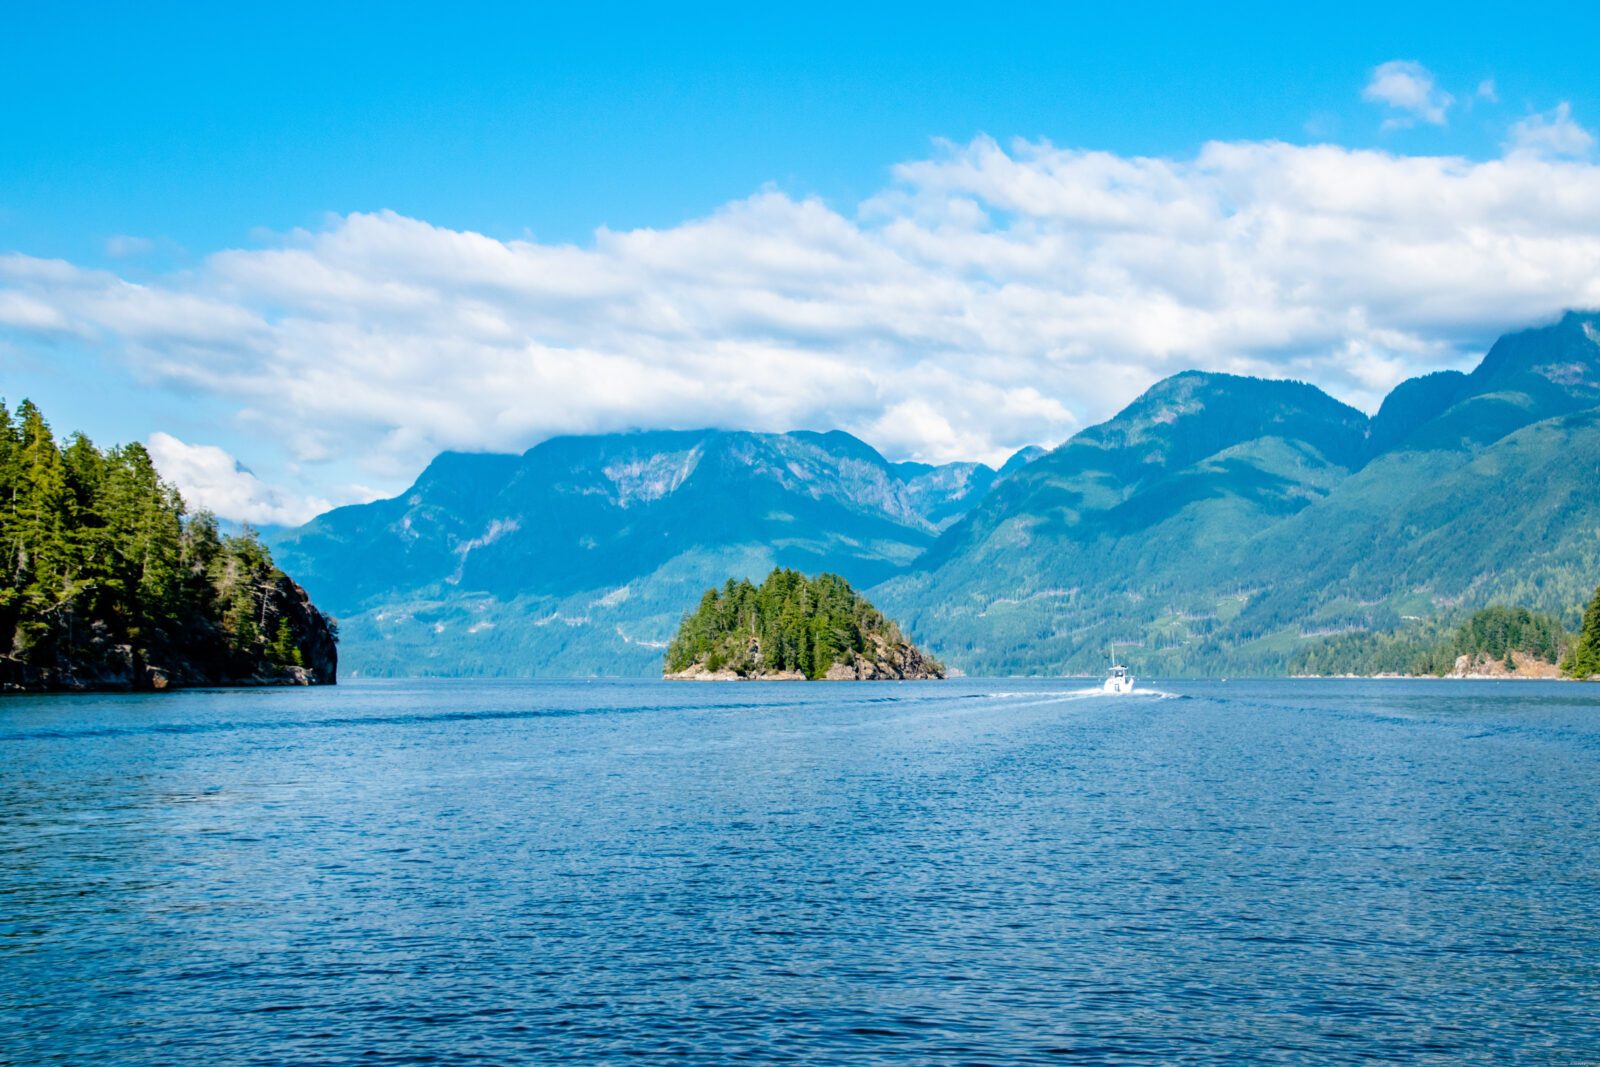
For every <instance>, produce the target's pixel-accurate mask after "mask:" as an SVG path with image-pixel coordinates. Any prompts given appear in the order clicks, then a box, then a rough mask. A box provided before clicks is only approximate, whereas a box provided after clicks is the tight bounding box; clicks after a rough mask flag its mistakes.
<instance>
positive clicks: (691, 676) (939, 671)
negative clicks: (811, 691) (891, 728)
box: [662, 634, 945, 682]
mask: <svg viewBox="0 0 1600 1067" xmlns="http://www.w3.org/2000/svg"><path fill="white" fill-rule="evenodd" d="M868 648H869V651H870V654H863V653H860V652H855V653H851V655H850V658H849V659H846V660H840V661H838V662H836V663H834V664H832V665H831V666H830V667H829V668H828V670H827V672H826V673H825V674H823V675H822V677H821V678H819V679H817V680H818V681H824V682H910V681H936V680H940V679H943V678H944V677H945V668H944V666H943V665H942V664H940V663H939V662H938V661H937V660H935V659H933V658H932V657H930V656H928V655H927V654H925V653H924V652H923V651H922V650H921V649H919V648H917V647H916V646H915V645H913V644H911V643H910V642H907V641H901V642H899V643H897V644H891V643H890V642H888V641H886V640H885V639H884V638H883V637H882V636H881V635H878V634H874V635H872V636H871V637H870V638H869V639H868ZM760 661H761V645H760V642H759V641H752V642H751V647H750V662H755V663H759V662H760ZM662 677H663V678H666V679H669V680H671V681H680V682H804V681H808V680H809V679H807V678H806V676H805V675H804V674H802V673H801V672H800V671H756V672H753V673H749V674H740V673H738V672H737V671H733V670H729V669H727V668H723V669H721V670H710V669H708V668H707V667H706V665H705V663H704V662H696V663H692V664H690V665H689V666H688V667H686V668H684V669H683V670H681V671H673V672H668V673H664V674H663V675H662Z"/></svg>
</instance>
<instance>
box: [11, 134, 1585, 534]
mask: <svg viewBox="0 0 1600 1067" xmlns="http://www.w3.org/2000/svg"><path fill="white" fill-rule="evenodd" d="M1552 117H1553V118H1554V119H1560V120H1564V121H1570V119H1568V118H1567V116H1566V113H1565V112H1564V111H1562V110H1561V109H1558V111H1557V113H1554V114H1553V116H1552ZM1535 139H1536V140H1537V138H1535ZM1522 143H1523V142H1520V141H1519V142H1518V145H1519V146H1520V145H1522ZM1597 264H1600V168H1596V167H1595V166H1593V165H1591V164H1589V163H1586V162H1581V161H1571V160H1566V161H1558V160H1551V159H1548V158H1545V157H1544V156H1543V155H1540V154H1537V153H1533V152H1530V151H1512V152H1510V153H1509V154H1508V155H1507V156H1506V158H1503V159H1497V160H1488V161H1481V162H1479V161H1470V160H1466V159H1462V158H1457V157H1434V156H1404V155H1396V154H1392V153H1386V152H1376V151H1358V150H1353V149H1345V148H1340V147H1336V146H1329V145H1319V146H1310V147H1305V146H1295V145H1289V144H1282V143H1275V142H1226V143H1212V144H1208V145H1206V146H1204V147H1203V148H1202V149H1201V150H1200V151H1199V152H1198V153H1196V154H1195V155H1193V156H1186V157H1182V158H1162V157H1129V156H1120V155H1115V154H1111V153H1106V152H1088V151H1079V150H1074V149H1064V148H1058V147H1055V146H1053V145H1050V144H1047V143H1041V142H1014V143H1011V144H1008V145H1002V144H1000V143H998V142H996V141H994V140H992V139H989V138H978V139H976V140H974V141H972V142H970V143H968V144H941V145H939V146H938V147H937V150H936V151H935V152H933V153H932V154H931V155H930V156H929V157H928V158H925V159H920V160H913V161H909V162H906V163H904V164H902V165H900V166H898V167H897V168H895V170H894V172H893V178H892V180H891V181H890V182H889V183H887V185H886V187H885V188H883V189H882V190H880V191H879V192H878V193H877V194H875V195H874V196H872V197H870V198H869V199H868V200H867V201H865V202H864V203H862V204H859V205H856V206H855V207H854V209H853V210H848V211H846V210H841V209H840V208H838V207H836V206H830V205H828V204H825V203H823V202H821V201H819V200H816V199H810V198H796V197H792V196H789V195H786V194H784V193H781V192H777V191H774V190H762V191H758V192H757V193H755V194H754V195H752V196H750V197H748V198H746V199H742V200H739V201H736V202H733V203H729V204H727V205H725V206H724V207H722V208H721V209H719V210H717V211H715V212H713V213H712V214H710V215H708V216H706V217H704V218H698V219H692V220H688V221H685V222H682V223H680V224H678V225H674V226H668V227H663V228H652V229H637V230H627V231H617V230H609V229H602V230H600V231H598V232H597V233H596V234H595V235H594V237H593V240H592V241H589V242H585V243H584V244H582V245H575V244H543V243H539V242H535V241H529V240H500V239H496V238H494V237H491V236H487V235H484V234H477V233H469V232H462V231H458V230H452V229H448V228H444V227H440V226H435V225H431V224H429V223H427V222H425V221H423V220H419V219H414V218H407V217H404V216H401V215H397V214H392V213H388V212H379V213H375V214H352V215H348V216H343V217H335V218H331V219H330V220H329V221H328V222H327V223H326V224H325V225H324V226H322V227H319V228H317V229H313V230H306V231H295V232H293V233H289V234H285V235H282V236H280V237H277V238H274V239H272V240H270V241H267V242H265V244H264V246H263V247H258V248H249V249H232V250H227V251H223V252H219V253H216V254H214V255H211V256H210V257H208V258H207V259H206V260H204V261H203V262H202V263H200V264H199V265H198V266H196V267H194V268H193V269H188V270H184V271H177V272H173V273H171V274H168V275H164V276H158V277H157V278H156V279H155V280H153V281H146V282H141V283H133V282H130V281H127V280H126V279H124V278H122V277H120V276H118V275H117V274H115V273H112V272H105V271H95V270H86V269H83V268H80V267H77V266H75V265H73V264H71V263H66V262H61V261H56V260H43V259H36V258H31V257H27V256H22V255H11V256H0V329H6V330H9V331H11V332H12V333H13V334H14V335H15V337H16V338H17V339H18V341H19V343H23V344H31V343H37V344H40V345H48V344H50V343H51V339H52V338H55V337H63V336H70V337H71V338H72V339H73V341H74V344H77V345H87V346H90V347H91V348H94V349H96V350H98V351H101V352H103V353H105V354H107V355H108V356H112V357H115V358H120V359H123V360H125V361H126V362H127V363H128V364H130V365H131V367H132V368H133V370H134V372H135V373H136V374H137V375H139V376H140V377H142V378H143V379H144V380H147V381H153V382H155V383H159V384H163V385H164V386H166V387H169V388H177V389H179V390H183V391H189V392H193V393H200V394H205V395H207V396H211V397H215V398H221V399H222V400H223V401H224V402H226V403H228V404H231V405H232V407H233V410H234V411H235V412H236V413H237V415H236V419H235V423H234V429H235V430H239V429H242V430H244V431H251V430H254V431H255V432H257V433H258V434H260V435H261V436H262V437H264V438H266V437H270V438H271V439H272V440H274V441H277V442H281V443H282V444H283V446H284V447H285V448H287V449H288V450H289V451H290V452H291V453H292V459H293V460H294V461H295V462H296V463H299V464H301V465H302V470H303V471H304V472H306V473H305V474H304V475H303V476H302V477H304V478H307V479H309V480H310V482H311V486H312V487H311V488H309V489H307V490H306V491H307V492H315V493H317V494H320V495H321V496H327V497H338V498H340V499H343V498H344V497H343V494H342V492H340V491H338V490H336V489H333V488H331V487H329V486H326V485H323V484H321V483H319V482H318V481H317V478H318V474H317V472H318V471H319V470H326V469H327V468H328V466H329V461H331V460H332V461H338V460H342V459H345V458H349V457H354V458H355V461H356V463H357V464H358V466H359V468H360V474H361V476H362V477H363V480H365V481H367V482H369V483H371V484H374V485H377V486H379V487H380V488H383V489H385V490H387V491H396V490H398V489H399V488H401V487H403V486H404V484H405V483H406V481H407V480H408V479H409V478H411V477H412V476H414V475H415V474H416V472H417V470H418V469H420V467H421V466H422V465H423V464H424V463H426V462H427V461H428V460H429V459H430V458H431V457H432V456H433V455H434V454H435V453H437V452H438V451H440V450H441V449H445V448H456V449H494V450H518V449H522V448H526V447H528V446H529V445H531V444H533V443H536V442H537V441H539V440H541V439H543V438H545V437H548V436H550V435H552V434H557V433H586V432H598V431H609V430H617V429H625V428H630V427H663V428H665V427H698V426H706V425H722V426H732V427H744V428H753V429H763V430H787V429H793V428H797V427H810V428H821V427H829V428H831V427H839V428H843V429H847V430H850V431H852V432H855V433H857V434H859V435H860V436H862V437H863V438H865V439H866V440H868V441H870V442H872V443H873V444H875V445H877V446H879V447H881V448H883V449H884V450H885V451H886V452H888V453H889V454H891V455H892V456H894V457H895V458H917V459H924V460H930V461H943V460H951V459H985V460H989V461H999V460H1002V459H1003V458H1004V457H1005V456H1006V455H1008V454H1009V453H1010V452H1011V451H1013V450H1014V449H1015V448H1017V447H1018V446H1021V445H1025V444H1029V443H1033V442H1038V441H1059V440H1061V439H1063V438H1065V437H1067V436H1069V435H1070V434H1071V433H1073V432H1074V431H1075V430H1077V429H1079V428H1081V427H1082V426H1083V425H1085V424H1087V423H1089V422H1093V421H1096V420H1098V419H1100V418H1104V417H1106V416H1108V415H1109V414H1111V413H1112V412H1114V411H1115V410H1116V409H1117V408H1119V407H1121V406H1122V405H1123V404H1125V403H1127V402H1128V401H1129V400H1130V399H1132V398H1133V396H1135V395H1136V394H1137V393H1138V392H1139V391H1140V390H1142V389H1144V388H1146V387H1148V386H1149V385H1150V384H1152V383H1153V382H1154V381H1156V380H1157V379H1159V378H1161V377H1163V376H1165V375H1167V374H1170V373H1174V372H1176V371H1179V370H1183V369H1186V368H1191V367H1201V368H1207V369H1215V370H1227V371H1234V372H1239V373H1246V374H1258V375H1266V376H1279V377H1295V378H1301V379H1305V380H1309V381H1312V382H1315V383H1316V384H1318V385H1320V386H1322V387H1323V388H1325V389H1327V390H1329V391H1330V392H1332V393H1333V394H1334V395H1336V396H1339V397H1341V398H1343V399H1345V400H1348V401H1350V402H1352V403H1355V404H1357V405H1360V406H1363V407H1366V408H1368V409H1371V408H1373V407H1375V405H1376V404H1377V402H1378V401H1379V400H1380V399H1381V398H1382V396H1383V394H1384V393H1385V392H1386V391H1387V390H1388V389H1389V388H1390V387H1392V386H1393V385H1394V384H1396V382H1398V381H1399V380H1400V379H1401V378H1403V377H1405V376H1408V375H1410V374H1413V373H1418V372H1420V371H1424V370H1432V369H1437V368H1439V367H1442V366H1462V365H1466V364H1468V363H1470V362H1472V361H1474V360H1475V359H1476V358H1477V357H1478V356H1479V355H1480V354H1481V352H1482V350H1483V345H1484V344H1485V342H1486V341H1487V340H1489V339H1492V338H1493V336H1494V335H1495V334H1497V333H1499V332H1501V331H1502V330H1504V329H1507V328H1510V327H1516V326H1521V325H1526V324H1531V323H1534V322H1536V321H1539V320H1541V319H1545V318H1548V317H1550V316H1552V315H1554V314H1555V313H1557V312H1559V311H1560V310H1561V309H1562V308H1564V307H1569V306H1583V307H1592V306H1597V305H1600V270H1597V269H1596V266H1597ZM181 444H182V443H181V442H176V439H172V443H170V444H167V445H163V446H159V447H160V448H163V449H165V454H166V455H167V456H168V460H167V462H168V464H169V465H170V466H171V470H170V471H169V476H170V477H172V478H173V479H174V480H176V481H178V482H179V484H180V485H183V486H184V487H185V488H186V490H187V491H188V492H189V493H190V495H191V496H192V498H193V499H194V500H195V501H196V502H197V503H198V504H203V505H205V506H209V507H213V508H214V509H215V510H217V511H218V512H219V513H220V514H223V515H227V516H229V517H234V518H249V519H252V520H254V521H259V522H269V521H291V520H292V518H294V517H298V516H300V515H302V514H304V513H305V511H306V509H307V508H309V507H311V506H313V505H312V504H311V503H307V502H305V501H301V500H299V499H298V498H292V497H287V496H283V495H278V496H274V495H273V494H272V493H271V491H270V490H269V489H267V488H266V487H265V486H263V485H262V484H261V482H260V480H258V479H255V478H254V476H252V475H250V474H249V473H248V472H243V471H240V470H239V469H238V467H237V464H235V463H234V462H233V460H232V457H230V456H228V455H227V454H226V453H224V452H222V451H221V450H214V451H210V452H206V451H196V448H197V447H202V448H203V446H186V445H184V446H182V447H181V448H180V447H179V446H180V445H181ZM152 447H153V448H158V446H157V445H156V442H155V440H154V439H153V440H152ZM236 450H237V446H236ZM179 457H183V458H181V459H180V458H179ZM251 458H252V459H254V458H255V457H253V456H252V457H251ZM201 460H204V462H203V463H202V462H201ZM180 463H182V464H186V466H182V467H180V466H179V464H180ZM163 469H164V470H166V469H168V468H167V467H163ZM345 476H347V474H346V473H344V472H341V474H340V477H345ZM327 477H329V478H331V477H332V476H331V475H328V476H327Z"/></svg>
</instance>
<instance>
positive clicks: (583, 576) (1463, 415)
mask: <svg viewBox="0 0 1600 1067" xmlns="http://www.w3.org/2000/svg"><path fill="white" fill-rule="evenodd" d="M271 540H272V542H273V549H274V552H275V554H276V556H277V558H278V559H279V560H280V562H281V564H282V566H283V567H284V568H285V569H286V570H288V571H289V572H290V573H292V574H295V575H296V576H297V577H298V578H299V579H300V580H301V581H302V582H303V583H304V584H305V585H306V586H307V587H308V588H309V589H310V590H311V591H312V594H313V595H314V596H315V597H316V599H317V601H318V603H320V604H322V605H323V606H324V607H325V608H327V609H329V610H331V611H333V612H334V613H335V614H336V615H339V616H340V618H341V625H342V632H343V635H344V638H343V646H342V657H343V659H344V662H345V664H346V670H347V673H365V674H418V673H421V674H428V673H439V674H458V673H467V674H510V675H526V674H574V675H589V674H653V673H656V672H658V671H659V669H660V666H659V665H660V661H661V654H662V650H663V648H664V646H665V643H666V641H667V639H668V637H669V636H670V634H671V632H672V629H673V626H674V625H675V623H676V622H677V620H678V618H679V617H680V616H681V614H682V613H683V612H684V611H685V610H686V609H688V608H691V607H692V606H693V605H694V603H695V602H696V601H697V598H698V596H699V593H700V592H701V590H703V589H704V588H705V587H706V586H708V585H712V584H719V583H721V582H722V581H723V580H725V579H726V578H728V577H730V576H731V577H740V578H743V577H750V578H755V579H759V578H760V577H761V576H763V575H764V574H765V573H766V572H767V571H768V570H770V569H771V568H772V567H773V566H775V565H781V566H787V567H794V568H796V569H798V570H802V571H805V572H807V573H816V572H819V571H825V570H826V571H833V572H836V573H839V574H841V575H843V576H844V577H845V578H846V579H848V580H849V581H850V582H851V583H852V584H854V585H855V586H856V587H857V588H864V589H866V590H867V591H868V595H869V596H870V597H871V598H872V600H873V601H874V603H876V604H878V605H879V606H880V607H881V608H883V609H884V610H885V612H887V613H888V614H889V615H890V616H891V617H893V618H895V619H897V620H899V622H900V623H901V624H902V625H903V626H904V627H905V628H906V630H907V632H908V633H909V634H910V635H911V636H912V638H913V639H914V640H916V641H918V642H919V643H923V644H926V645H927V646H929V647H930V648H931V649H932V651H933V652H934V653H935V654H936V655H938V656H940V657H941V658H943V659H944V660H945V661H946V662H947V663H948V664H950V665H951V666H953V667H956V668H960V669H963V670H966V671H968V672H971V673H985V674H1006V673H1046V674H1049V673H1062V672H1070V671H1089V670H1094V669H1095V668H1097V667H1098V666H1100V665H1102V664H1103V663H1104V662H1105V660H1106V658H1107V657H1108V655H1112V654H1115V655H1117V656H1118V657H1120V658H1123V659H1126V660H1127V661H1128V662H1129V663H1130V664H1131V665H1133V666H1135V667H1136V668H1137V669H1138V670H1140V671H1142V672H1143V673H1146V674H1151V673H1156V674H1184V673H1242V672H1246V671H1253V672H1267V673H1270V672H1273V671H1279V670H1282V669H1284V667H1285V665H1286V664H1287V663H1288V661H1289V659H1290V658H1291V657H1292V656H1293V655H1294V654H1295V652H1296V651H1297V650H1301V649H1304V648H1305V647H1306V646H1307V644H1308V643H1310V642H1316V641H1319V640H1323V639H1326V638H1328V637H1329V636H1330V635H1337V634H1348V633H1350V632H1353V631H1363V630H1393V629H1397V628H1401V627H1404V626H1406V625H1408V624H1409V623H1411V622H1413V621H1418V620H1433V619H1441V618H1448V617H1452V616H1453V615H1455V614H1459V613H1461V612H1464V611H1466V610H1469V609H1470V608H1472V607H1476V606H1481V605H1482V604H1485V603H1488V602H1491V601H1494V600H1501V601H1507V602H1516V603H1521V604H1525V605H1527V606H1529V607H1533V608H1538V609H1541V610H1547V611H1555V612H1558V613H1561V614H1562V615H1563V616H1564V617H1565V616H1573V619H1572V620H1571V621H1575V614H1574V613H1575V612H1576V610H1577V608H1578V606H1579V605H1581V603H1582V602H1583V600H1584V599H1585V598H1586V597H1587V595H1588V593H1589V591H1590V590H1592V589H1593V587H1594V585H1595V582H1596V581H1597V580H1600V315H1597V314H1595V313H1568V314H1567V315H1565V316H1564V317H1563V318H1561V319H1560V321H1558V322H1556V323H1554V324H1552V325H1549V326H1545V327H1540V328H1536V329H1531V330H1526V331H1523V332H1520V333H1514V334H1510V335H1508V336H1506V337H1503V338H1501V339H1500V340H1499V341H1498V342H1496V343H1495V345H1494V346H1493V347H1492V348H1491V349H1490V350H1489V352H1488V354H1487V355H1486V356H1485V357H1484V359H1483V361H1482V362H1481V363H1480V365H1479V366H1478V367H1477V368H1476V369H1475V370H1474V371H1473V372H1472V373H1470V374H1463V373H1459V372H1455V371H1444V372H1439V373H1435V374H1429V375H1425V376H1422V377H1419V378H1414V379H1411V380H1410V381H1407V382H1404V383H1402V384H1401V385H1400V386H1398V387H1397V388H1396V389H1395V390H1394V391H1393V392H1392V393H1391V394H1390V395H1389V396H1388V398H1387V399H1386V400H1385V401H1384V402H1383V404H1382V406H1381V407H1380V409H1379V410H1378V412H1377V414H1376V415H1374V416H1371V417H1370V418H1369V417H1368V416H1367V415H1365V414H1364V413H1362V412H1360V411H1358V410H1356V409H1354V408H1352V407H1349V406H1347V405H1345V404H1342V403H1340V402H1339V401H1337V400H1335V399H1334V398H1332V397H1330V396H1328V395H1327V394H1326V393H1323V392H1322V391H1320V390H1318V389H1316V388H1315V387H1313V386H1310V385H1306V384H1303V383H1299V382H1292V381H1277V380H1263V379H1255V378H1245V377H1238V376H1234V375H1226V374H1211V373H1203V372H1196V371H1191V372H1185V373H1182V374H1178V375H1175V376H1173V377H1171V378H1168V379H1165V380H1164V381H1161V382H1158V383H1157V384H1156V385H1154V386H1153V387H1152V388H1150V389H1149V390H1148V391H1147V392H1146V393H1145V394H1144V395H1142V396H1140V397H1139V398H1138V399H1136V400H1135V401H1134V402H1133V403H1132V404H1130V405H1129V406H1128V407H1127V408H1125V409H1124V410H1123V411H1121V412H1119V413H1118V414H1117V415H1116V416H1114V417H1113V418H1112V419H1110V420H1108V421H1107V422H1105V423H1102V424H1100V425H1098V426H1094V427H1091V428H1089V429H1086V430H1084V431H1083V432H1081V433H1079V434H1077V435H1076V436H1074V437H1073V438H1072V439H1070V440H1069V441H1067V442H1066V443H1064V444H1063V445H1061V446H1060V447H1058V448H1055V449H1053V450H1051V451H1049V452H1043V450H1039V449H1032V450H1025V451H1024V452H1023V453H1019V454H1018V455H1017V456H1016V457H1014V458H1013V460H1012V461H1011V462H1009V463H1007V464H1006V465H1005V466H1004V467H1003V468H1002V469H1001V470H999V471H996V470H993V469H991V468H988V467H985V466H982V465H980V464H972V463H966V464H951V465H946V466H942V467H931V466H926V465H922V464H907V463H900V464H896V463H891V462H889V461H887V460H885V459H884V458H883V457H882V456H881V455H879V454H878V453H877V452H876V451H874V450H873V449H872V448H871V447H869V446H868V445H866V444H865V443H863V442H861V441H859V440H857V439H856V438H854V437H851V436H849V435H847V434H843V433H838V432H834V433H820V434H819V433H809V432H800V433H792V434H754V433H740V432H729V431H712V430H707V431H698V432H649V433H631V434H616V435H601V436H591V437H564V438H556V439H553V440H550V441H547V442H545V443H543V444H541V445H539V446H537V447H535V448H533V449H531V450H529V451H528V452H527V453H525V454H523V455H522V456H500V455H463V454H455V453H447V454H445V455H442V456H440V457H439V458H438V459H437V460H435V461H434V463H433V464H432V465H430V466H429V468H428V469H427V470H426V471H424V472H423V474H422V476H421V477H420V478H419V479H418V480H417V482H416V484H415V485H414V486H412V487H411V489H409V490H408V491H407V492H406V493H404V494H402V495H401V496H399V497H396V498H394V499H392V500H385V501H378V502H375V503H372V504H364V505H358V506H354V507H347V508H340V509H338V510H335V511H333V512H330V513H328V514H326V515H323V516H321V517H319V518H318V519H316V520H313V522H311V523H310V524H308V525H307V526H304V527H301V528H299V529H296V530H290V531H282V532H278V533H276V534H274V535H273V537H272V539H271Z"/></svg>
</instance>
